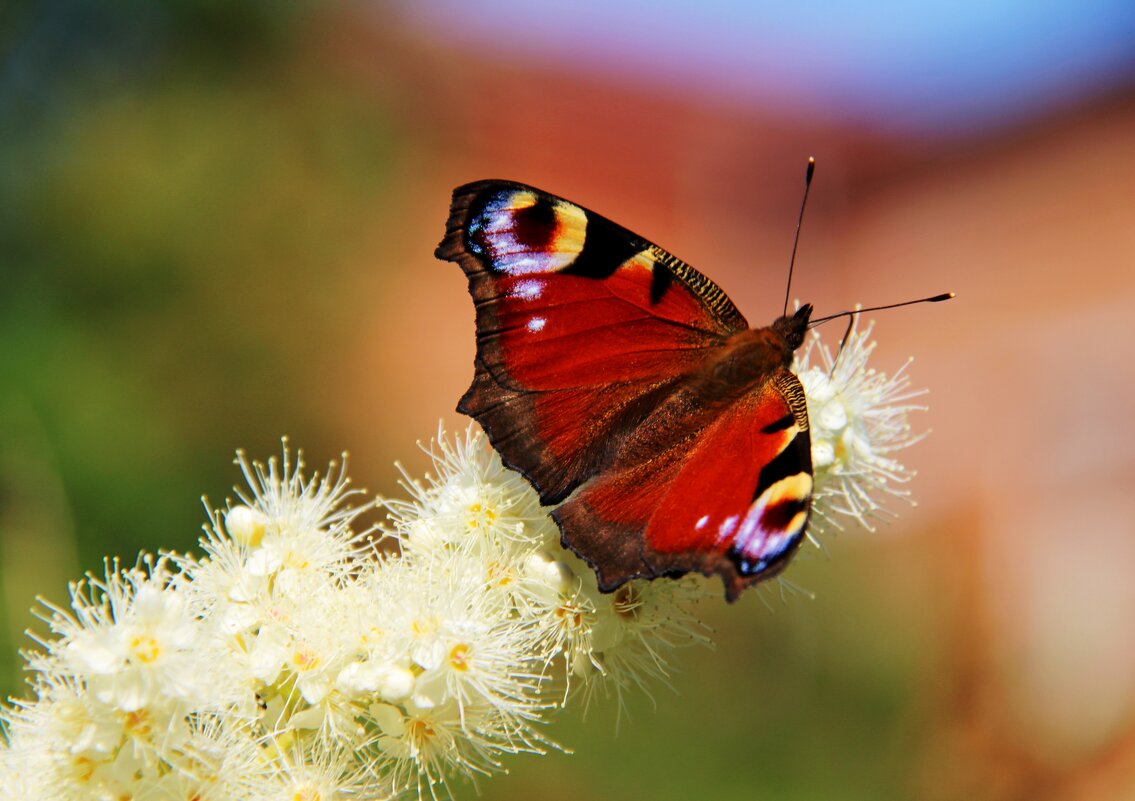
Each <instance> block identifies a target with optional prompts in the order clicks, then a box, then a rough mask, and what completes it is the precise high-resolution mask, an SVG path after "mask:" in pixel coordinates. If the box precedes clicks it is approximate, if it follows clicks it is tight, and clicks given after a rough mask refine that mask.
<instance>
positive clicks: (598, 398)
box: [436, 180, 812, 601]
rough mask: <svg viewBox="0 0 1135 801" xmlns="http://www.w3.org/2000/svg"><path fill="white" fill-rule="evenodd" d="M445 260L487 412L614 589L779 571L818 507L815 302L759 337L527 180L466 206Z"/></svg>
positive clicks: (601, 222)
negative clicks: (460, 290)
mask: <svg viewBox="0 0 1135 801" xmlns="http://www.w3.org/2000/svg"><path fill="white" fill-rule="evenodd" d="M436 255H437V257H438V258H440V259H444V260H448V261H453V262H456V263H457V264H458V265H459V266H460V267H461V269H462V270H463V271H464V273H465V275H466V277H467V278H468V282H469V294H470V295H471V296H472V298H473V303H474V306H475V308H476V327H477V355H476V359H475V362H474V367H475V375H474V378H473V383H472V385H471V386H470V387H469V389H468V391H467V392H466V393H465V394H464V396H463V397H462V398H461V401H460V403H459V405H458V407H457V408H458V411H460V412H462V413H463V414H467V415H470V416H472V417H473V418H475V419H476V420H477V422H478V423H480V425H481V427H482V428H483V429H484V430H485V432H486V434H487V436H488V438H489V442H490V443H491V444H492V446H493V447H494V448H495V449H496V450H497V451H498V452H499V453H500V455H501V459H502V460H503V461H504V463H505V464H506V465H508V466H509V467H511V468H513V469H514V470H517V471H519V472H520V473H521V474H523V475H524V476H525V477H526V478H527V479H528V481H529V482H531V484H532V486H533V487H534V488H535V489H536V491H537V492H538V493H539V495H540V500H541V502H542V503H544V504H545V505H555V504H559V506H558V507H557V508H556V509H555V511H554V512H553V513H552V516H553V517H554V518H555V520H556V523H557V524H558V525H559V527H560V531H561V534H562V541H563V544H564V546H565V547H567V548H570V549H571V550H572V551H574V552H575V553H576V554H578V555H579V556H580V557H582V558H583V559H584V560H585V561H586V562H587V563H588V564H589V565H590V566H591V567H592V568H593V569H594V570H595V573H596V576H597V578H598V582H599V587H600V589H601V590H603V591H605V592H610V591H613V590H615V589H616V588H618V587H619V586H621V585H622V584H624V583H625V582H627V581H628V580H630V579H634V578H656V577H660V576H671V577H676V576H680V575H683V574H686V573H690V572H697V573H702V574H704V575H707V576H712V575H714V574H716V575H718V576H720V577H721V579H722V581H723V583H724V585H725V596H726V598H727V599H728V600H730V601H734V600H736V599H737V598H738V597H739V596H740V594H741V592H742V591H743V590H744V589H745V588H747V587H750V586H752V585H754V584H756V583H758V582H760V581H763V580H766V579H768V578H770V577H772V576H775V575H777V574H778V573H780V572H781V571H782V570H783V569H784V568H785V567H786V566H787V564H788V563H789V561H790V560H791V558H792V556H793V554H794V553H795V552H796V550H797V549H798V548H799V547H800V544H801V542H802V541H803V539H804V536H805V532H806V531H807V526H808V518H809V514H810V511H811V500H812V450H811V440H810V437H809V433H808V409H807V403H806V400H805V397H804V389H803V387H802V386H801V384H800V381H799V380H798V379H797V378H796V376H795V375H794V374H793V373H792V371H791V370H790V366H791V363H792V358H793V353H794V352H795V351H796V349H797V348H799V347H800V345H801V343H802V342H803V341H804V336H805V333H806V330H807V328H808V323H809V319H810V316H811V313H812V307H811V305H808V304H805V305H803V306H801V307H800V308H799V309H798V310H797V311H796V312H795V313H793V314H790V315H789V314H786V315H785V316H782V317H780V318H778V319H776V320H775V321H773V323H772V324H771V325H769V326H767V327H763V328H750V327H749V324H748V323H747V322H746V320H745V318H744V316H742V314H741V312H740V311H738V309H737V307H736V306H734V305H733V302H732V301H731V300H730V299H729V297H728V296H727V295H726V294H725V292H723V291H722V290H721V288H720V287H718V286H717V284H715V283H714V282H713V281H711V280H710V279H709V278H707V277H706V276H705V275H703V274H702V273H700V272H698V271H697V270H695V269H694V268H693V267H691V266H690V265H689V264H686V263H685V262H684V261H682V260H680V259H678V258H676V257H675V256H673V255H671V254H670V253H668V252H666V251H665V250H663V249H662V248H660V247H658V246H657V245H654V244H652V243H650V242H648V241H647V240H645V239H643V238H642V237H640V236H638V235H636V234H633V233H631V232H630V231H628V230H627V229H625V228H622V227H621V226H619V225H616V224H615V223H613V222H611V221H610V220H608V219H606V218H605V217H602V216H600V215H598V214H596V213H595V212H592V211H589V210H587V209H585V208H583V207H581V206H578V205H575V204H574V203H570V202H568V201H566V200H564V199H562V198H559V197H556V196H555V195H551V194H548V193H547V192H543V191H541V190H539V189H535V188H533V187H530V186H526V185H524V184H520V183H513V182H510V181H497V180H490V181H478V182H476V183H471V184H467V185H465V186H461V187H458V188H457V189H456V190H454V193H453V203H452V206H451V208H450V215H449V221H448V223H447V225H446V232H445V237H444V239H442V241H441V244H440V245H439V246H438V248H437V251H436Z"/></svg>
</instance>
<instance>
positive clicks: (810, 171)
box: [781, 156, 816, 316]
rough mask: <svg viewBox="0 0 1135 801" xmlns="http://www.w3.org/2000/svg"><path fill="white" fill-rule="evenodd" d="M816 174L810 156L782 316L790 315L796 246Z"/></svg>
mask: <svg viewBox="0 0 1135 801" xmlns="http://www.w3.org/2000/svg"><path fill="white" fill-rule="evenodd" d="M815 173H816V159H815V157H813V156H808V169H807V171H806V172H805V173H804V199H803V200H801V201H800V216H799V217H797V218H796V237H795V238H794V239H793V240H792V258H790V259H789V260H788V286H787V287H785V289H784V311H783V312H781V315H782V316H787V315H788V298H789V297H791V295H792V268H793V266H794V265H795V264H796V246H797V245H799V244H800V226H801V225H802V224H803V223H804V207H805V206H806V205H807V204H808V188H809V187H810V186H811V185H812V176H813V175H814V174H815Z"/></svg>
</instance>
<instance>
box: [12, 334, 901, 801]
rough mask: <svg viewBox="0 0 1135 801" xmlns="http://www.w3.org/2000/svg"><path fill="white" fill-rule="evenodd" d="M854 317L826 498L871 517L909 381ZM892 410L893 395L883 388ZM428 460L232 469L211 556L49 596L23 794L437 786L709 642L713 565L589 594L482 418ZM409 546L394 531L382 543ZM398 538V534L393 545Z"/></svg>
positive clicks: (184, 794) (59, 797)
mask: <svg viewBox="0 0 1135 801" xmlns="http://www.w3.org/2000/svg"><path fill="white" fill-rule="evenodd" d="M865 341H866V334H855V335H854V336H853V337H852V338H851V339H850V340H849V342H848V344H847V346H846V347H845V349H844V352H843V354H842V355H841V356H840V358H839V364H838V365H836V366H835V369H834V370H833V369H832V367H831V359H830V356H829V355H828V354H827V352H826V351H824V350H822V349H817V350H818V352H819V354H820V360H821V361H820V364H819V366H810V365H809V363H808V360H809V354H811V353H814V352H817V351H814V350H812V349H811V347H810V348H809V350H808V351H807V352H806V353H805V354H804V355H803V359H802V362H801V366H800V371H801V379H802V381H803V383H804V386H805V388H806V391H807V394H808V398H809V413H810V415H811V416H812V437H813V450H814V456H813V458H814V461H815V463H816V479H817V481H816V487H817V499H818V503H817V507H818V511H819V512H820V513H821V514H822V515H823V517H824V518H825V519H830V518H831V517H832V515H834V514H837V513H842V514H848V515H851V516H852V517H853V518H856V519H859V520H864V519H865V518H866V517H867V516H868V515H869V514H871V513H873V512H875V511H876V510H877V509H878V506H877V505H876V501H874V500H873V495H872V493H875V492H876V491H877V490H884V491H886V492H895V489H894V487H893V486H892V485H893V484H894V483H896V482H900V483H901V481H903V480H905V478H906V476H907V474H906V472H905V470H904V469H903V468H902V467H901V465H899V464H898V463H896V462H894V461H893V457H892V456H891V453H892V451H893V450H895V449H897V448H899V447H903V446H905V445H906V444H909V443H910V442H911V441H913V439H914V438H913V437H911V435H910V433H909V428H908V426H907V424H906V421H905V414H906V412H907V411H908V410H909V409H910V408H913V407H910V406H907V405H901V404H903V402H904V401H905V399H906V398H908V397H910V393H908V392H907V391H906V378H905V376H902V375H901V374H900V376H897V377H895V378H891V379H887V378H885V377H883V376H880V375H877V374H875V373H874V372H873V371H869V370H867V369H866V367H865V365H864V361H865V360H866V357H867V355H868V354H869V353H870V349H871V348H870V346H869V345H865V344H864V343H865ZM896 403H898V404H900V405H898V406H895V405H894V404H896ZM431 455H432V457H433V461H434V465H435V472H436V476H435V477H433V478H427V479H426V480H425V481H416V480H413V479H409V478H407V480H406V482H405V487H406V489H407V490H408V491H409V494H410V498H409V499H408V500H404V501H386V502H385V503H384V504H381V505H384V506H385V508H386V510H387V513H388V518H389V520H390V524H391V530H390V531H386V532H383V533H384V534H385V535H389V536H384V537H379V538H375V537H374V536H373V535H374V534H375V533H376V529H374V528H370V529H367V530H364V531H361V532H358V533H356V531H355V530H354V528H353V526H355V525H357V524H358V523H359V521H360V515H363V514H364V513H365V512H367V510H373V509H374V508H375V507H376V505H379V504H376V503H375V502H367V501H365V500H364V497H363V494H362V493H361V492H360V491H358V490H355V489H352V488H351V486H350V483H349V481H348V479H347V477H346V472H345V468H344V467H336V465H335V464H334V463H333V464H332V467H331V469H330V470H329V472H328V475H327V476H325V477H320V476H319V475H315V476H312V477H310V478H308V477H305V475H304V468H303V464H302V461H296V462H294V463H293V462H292V461H291V456H290V454H289V452H288V450H287V447H286V446H285V449H284V454H283V458H282V459H281V460H278V461H277V460H275V459H273V460H270V461H269V462H268V464H267V465H262V464H257V463H250V462H249V461H248V460H247V459H245V458H244V456H243V455H241V456H239V458H238V463H239V465H240V466H241V469H242V470H243V472H244V474H245V478H246V479H247V482H248V490H246V491H243V492H240V493H239V501H238V502H236V503H235V504H230V505H229V506H228V508H227V509H226V510H225V511H223V512H212V513H211V514H210V521H209V523H208V524H207V525H206V527H205V536H204V537H203V538H202V539H201V548H202V550H203V555H202V556H200V557H198V558H194V557H191V556H184V555H177V554H168V553H167V554H163V555H160V556H158V557H143V558H142V559H140V560H139V562H138V564H137V565H136V566H134V567H131V568H123V567H121V566H120V565H118V564H116V563H115V564H108V565H107V566H106V569H105V575H104V576H103V577H101V578H94V577H91V578H88V579H86V580H84V581H81V582H78V583H77V584H75V585H74V586H73V587H72V591H71V595H72V601H71V604H70V608H69V609H68V608H58V607H48V608H46V610H44V612H43V613H42V616H43V618H44V620H45V621H46V623H47V624H48V626H49V627H50V630H51V636H49V637H44V638H43V639H41V640H40V641H39V644H40V648H39V649H38V650H36V651H34V652H31V653H29V654H28V655H27V659H28V664H29V668H30V669H31V670H32V671H33V676H34V678H33V680H32V688H31V689H32V695H31V700H22V701H14V702H12V705H11V706H9V707H4V708H0V727H2V728H3V729H4V730H5V731H4V735H5V736H4V737H3V738H0V787H2V788H3V794H4V797H6V798H12V799H18V800H19V801H48V800H49V799H50V800H51V801H119V800H120V799H131V800H132V801H184V800H186V799H193V800H194V801H237V800H238V799H239V801H269V800H271V801H276V800H277V799H287V800H288V801H337V800H339V799H352V800H353V801H363V800H365V799H397V798H402V797H411V798H414V797H416V798H421V797H423V796H430V797H433V798H436V797H438V796H439V795H446V794H448V790H449V783H450V782H451V781H452V780H453V779H454V778H460V777H463V778H472V779H475V778H476V777H477V776H481V775H487V774H490V773H492V772H494V771H497V770H498V769H500V768H501V767H502V764H501V761H502V759H503V758H504V757H505V756H506V755H508V754H513V753H521V752H528V753H542V752H543V751H545V750H546V749H547V748H549V747H555V744H554V743H553V742H552V741H551V740H550V739H548V738H547V737H546V736H545V735H544V734H543V732H542V724H543V723H544V722H545V721H546V720H547V718H548V717H549V713H550V712H551V711H552V710H553V709H554V708H556V707H559V706H561V705H563V704H564V703H566V702H568V701H570V700H571V699H573V698H579V699H580V702H581V703H586V701H587V700H588V699H589V698H591V697H592V696H593V695H594V694H595V693H596V691H598V692H601V693H606V694H609V695H612V696H614V697H615V698H616V701H617V702H621V699H622V697H623V691H624V690H626V689H628V688H630V687H635V686H640V687H647V686H649V685H650V684H651V683H653V682H657V681H663V682H664V681H665V680H666V678H667V675H668V671H669V665H668V658H669V652H670V651H671V650H672V649H673V648H675V647H679V646H685V645H690V644H696V643H704V642H706V638H705V629H704V627H703V626H702V624H700V623H699V622H698V620H697V618H695V617H694V616H693V615H692V614H691V611H690V607H691V606H692V602H694V601H696V600H697V599H698V598H699V597H701V596H703V595H705V594H707V593H708V594H711V595H714V596H717V595H718V593H719V589H718V588H717V586H716V585H715V584H714V585H708V587H707V586H706V583H705V582H704V581H703V580H702V579H701V577H687V578H685V579H681V580H659V581H633V582H630V583H628V584H626V585H624V586H623V587H622V588H620V589H619V590H618V591H616V592H614V593H611V594H603V593H600V592H599V591H598V589H597V587H596V583H595V576H594V574H593V572H592V571H591V570H590V569H588V568H587V566H586V565H585V564H584V563H583V562H581V561H580V560H579V559H577V558H576V557H575V556H574V555H573V554H571V553H569V552H566V551H564V550H563V549H562V548H561V547H560V544H559V531H558V529H557V528H556V525H555V523H554V522H553V521H552V520H551V518H550V517H549V516H548V514H547V512H548V510H547V509H545V508H542V507H541V506H540V504H539V500H538V498H537V496H536V494H535V493H534V492H533V490H532V489H531V487H530V486H529V485H528V483H527V482H526V481H525V480H524V479H523V478H521V477H520V476H518V475H517V474H515V473H513V472H511V471H509V470H507V469H505V468H504V467H503V466H502V465H501V462H500V459H499V458H498V456H497V455H496V454H495V453H494V452H492V451H491V450H490V449H489V448H488V447H487V446H486V445H485V443H484V441H483V437H482V435H481V434H480V433H479V432H476V431H475V430H474V429H470V430H469V432H467V433H466V434H465V435H464V437H458V438H457V439H456V440H454V441H449V440H447V439H446V438H444V437H443V436H441V435H439V437H438V439H437V441H436V442H435V443H434V444H433V445H432V446H431ZM395 544H396V545H397V548H395V547H393V546H394V545H395ZM388 545H389V546H390V547H387V546H388Z"/></svg>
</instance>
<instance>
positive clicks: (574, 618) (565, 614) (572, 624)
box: [554, 604, 583, 629]
mask: <svg viewBox="0 0 1135 801" xmlns="http://www.w3.org/2000/svg"><path fill="white" fill-rule="evenodd" d="M554 614H555V616H556V617H557V618H559V620H560V625H561V626H563V627H564V628H571V629H578V628H579V627H580V626H582V625H583V610H581V609H580V608H579V607H577V606H572V605H571V604H564V605H562V606H558V607H556V611H555V612H554Z"/></svg>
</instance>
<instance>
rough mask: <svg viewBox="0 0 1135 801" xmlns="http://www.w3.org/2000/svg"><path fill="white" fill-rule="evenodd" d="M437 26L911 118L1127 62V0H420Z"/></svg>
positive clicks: (695, 84) (805, 101) (687, 87)
mask: <svg viewBox="0 0 1135 801" xmlns="http://www.w3.org/2000/svg"><path fill="white" fill-rule="evenodd" d="M404 9H405V12H406V14H407V15H409V16H410V17H411V18H412V19H415V20H416V21H418V22H419V23H421V24H423V25H426V26H428V27H429V29H430V30H431V31H432V32H433V33H434V35H435V36H438V35H440V36H442V37H445V38H449V39H451V40H453V41H455V42H460V43H463V44H465V45H474V46H478V47H485V48H488V49H490V50H492V51H493V53H494V54H495V56H496V57H498V58H500V59H502V60H507V61H513V62H520V63H535V64H540V65H544V66H549V65H552V66H554V65H560V66H563V65H570V66H571V67H572V68H576V69H580V70H582V71H584V72H588V73H591V74H593V75H597V76H606V77H612V76H613V75H614V76H617V78H618V79H619V80H631V81H635V82H638V83H641V84H643V85H644V86H646V87H648V88H655V89H658V90H664V91H676V92H687V93H698V94H707V93H708V94H711V95H721V96H725V97H732V98H734V99H736V98H737V97H738V96H739V97H741V98H742V99H744V98H751V99H752V100H753V101H754V102H771V103H774V104H776V103H781V102H791V103H792V105H795V106H797V107H802V108H803V109H805V110H806V111H808V112H810V113H815V114H819V115H822V116H831V117H835V118H845V119H847V118H850V119H853V120H859V121H866V122H872V123H875V124H880V125H883V126H886V127H895V128H909V129H930V130H934V129H941V128H943V127H945V128H948V129H960V130H964V129H970V128H982V127H988V126H993V127H996V126H998V125H1002V124H1012V123H1013V122H1015V121H1018V120H1020V119H1022V118H1027V117H1028V115H1030V114H1034V113H1037V112H1040V111H1043V110H1044V109H1045V108H1046V107H1049V106H1050V105H1052V104H1061V103H1064V102H1066V101H1068V100H1070V99H1074V98H1076V97H1078V96H1084V95H1091V94H1094V93H1098V92H1101V91H1106V89H1107V88H1108V87H1109V86H1110V85H1113V84H1115V83H1126V84H1128V85H1130V83H1131V82H1132V76H1133V75H1135V1H1133V0H1085V1H1084V2H1079V3H1076V2H1025V1H1024V0H1008V1H1007V2H976V1H975V0H961V1H960V2H952V3H946V2H938V1H935V2H917V0H909V1H908V2H895V1H892V0H886V1H884V2H869V3H854V4H852V3H837V2H824V0H810V1H808V2H796V3H787V2H782V3H757V2H736V1H735V0H734V1H732V2H730V1H729V0H717V1H714V0H702V2H696V3H694V2H679V0H652V1H651V2H644V0H603V2H594V1H591V2H579V0H576V2H563V1H562V0H479V2H475V3H474V2H468V0H460V1H459V0H416V1H415V2H414V3H413V4H412V5H411V4H409V3H407V5H405V6H404Z"/></svg>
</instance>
